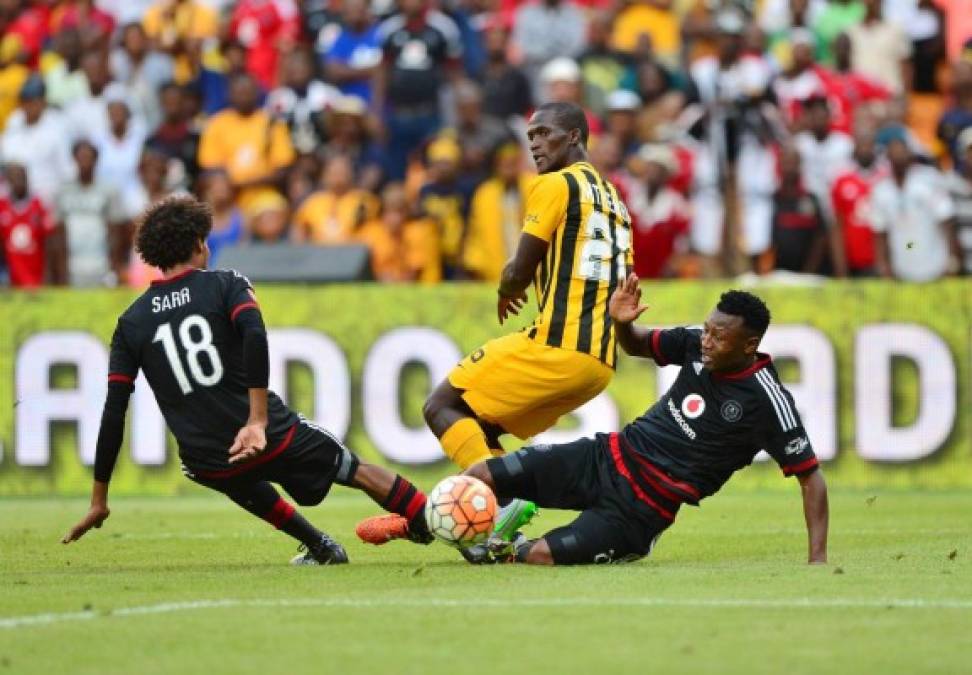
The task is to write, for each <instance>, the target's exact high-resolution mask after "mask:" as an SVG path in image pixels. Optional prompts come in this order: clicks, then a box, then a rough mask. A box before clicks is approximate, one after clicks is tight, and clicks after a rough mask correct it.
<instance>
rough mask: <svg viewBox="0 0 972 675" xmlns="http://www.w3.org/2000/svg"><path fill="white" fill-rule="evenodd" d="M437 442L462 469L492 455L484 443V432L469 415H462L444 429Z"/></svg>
mask: <svg viewBox="0 0 972 675" xmlns="http://www.w3.org/2000/svg"><path fill="white" fill-rule="evenodd" d="M439 442H440V443H441V444H442V449H443V450H444V451H445V454H446V456H447V457H448V458H449V459H451V460H452V461H453V462H455V463H456V464H458V465H459V466H460V467H461V468H462V469H468V468H469V467H471V466H472V465H473V464H476V463H478V462H481V461H483V460H485V459H490V458H491V457H492V456H493V454H492V453H491V452H490V451H489V445H488V444H487V443H486V434H484V433H483V430H482V428H480V426H479V425H478V424H476V420H474V419H473V418H471V417H464V418H462V419H461V420H459V421H458V422H456V423H455V424H453V425H452V426H451V427H449V428H448V429H446V432H445V433H444V434H442V438H441V439H439Z"/></svg>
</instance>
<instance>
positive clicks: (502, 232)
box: [463, 143, 533, 282]
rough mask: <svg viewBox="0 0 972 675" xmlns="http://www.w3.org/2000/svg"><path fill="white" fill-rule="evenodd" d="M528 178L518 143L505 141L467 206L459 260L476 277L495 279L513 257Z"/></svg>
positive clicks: (530, 177) (521, 218) (497, 278)
mask: <svg viewBox="0 0 972 675" xmlns="http://www.w3.org/2000/svg"><path fill="white" fill-rule="evenodd" d="M532 180H533V178H532V176H530V174H527V173H525V172H524V171H523V153H522V151H521V150H520V146H518V145H517V144H516V143H508V144H506V145H503V146H502V147H500V148H499V150H497V151H496V155H495V160H494V164H493V175H492V176H491V177H490V178H489V180H487V181H485V182H484V183H483V184H482V185H480V186H479V187H478V188H476V192H475V193H474V194H473V198H472V205H471V207H470V210H469V231H468V234H467V235H466V248H465V251H464V253H463V263H464V265H465V267H466V269H467V270H469V272H470V273H472V274H473V276H475V277H476V278H477V279H481V280H483V281H492V282H496V281H499V279H500V275H501V274H502V272H503V265H505V264H506V261H507V260H509V259H510V258H511V257H513V253H514V252H515V251H516V245H517V242H518V241H519V240H520V231H521V229H522V228H523V204H524V197H525V195H526V192H527V187H528V186H529V184H530V182H531V181H532Z"/></svg>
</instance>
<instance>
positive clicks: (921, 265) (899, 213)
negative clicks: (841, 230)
mask: <svg viewBox="0 0 972 675" xmlns="http://www.w3.org/2000/svg"><path fill="white" fill-rule="evenodd" d="M887 156H888V161H889V163H890V165H891V175H890V176H888V177H887V178H885V179H884V180H882V181H880V182H879V183H878V184H877V185H875V186H874V192H873V193H872V194H871V209H872V212H871V226H872V227H873V228H874V232H875V235H876V237H875V239H876V241H875V257H876V261H877V267H878V270H879V272H880V273H881V275H882V276H885V277H892V276H893V277H895V278H898V279H901V280H903V281H916V282H921V281H933V280H935V279H939V278H941V277H943V276H945V275H946V274H947V273H948V272H949V271H950V270H952V269H954V268H955V267H956V265H957V260H958V250H959V249H958V242H957V241H956V238H955V208H954V206H953V204H952V200H951V198H950V197H949V194H948V190H947V188H946V185H945V181H944V178H943V176H942V174H941V173H940V172H939V171H938V169H935V168H933V167H931V166H927V165H924V164H919V163H917V162H916V161H914V155H913V153H912V151H911V148H909V147H908V143H907V140H906V139H905V137H904V134H900V133H899V134H896V135H894V136H893V137H892V138H891V140H890V141H889V142H888V145H887Z"/></svg>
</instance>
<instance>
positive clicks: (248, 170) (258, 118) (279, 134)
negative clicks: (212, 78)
mask: <svg viewBox="0 0 972 675" xmlns="http://www.w3.org/2000/svg"><path fill="white" fill-rule="evenodd" d="M259 96H260V90H259V88H258V87H257V83H256V80H254V79H253V77H252V76H251V75H248V74H239V75H236V76H235V77H234V78H233V80H232V82H231V83H230V107H229V108H228V109H226V110H224V111H223V112H221V113H218V114H216V115H214V116H213V117H211V118H210V120H209V123H208V124H207V125H206V127H205V128H204V129H203V132H202V137H201V138H200V140H199V166H200V167H201V168H202V169H203V170H208V169H223V170H225V171H226V173H227V174H229V177H230V180H232V181H233V187H235V188H236V189H237V190H239V198H238V204H239V205H240V208H242V209H243V210H244V211H247V210H249V207H250V206H251V205H252V203H253V201H254V200H257V199H260V198H261V196H262V195H265V194H266V193H268V192H277V191H278V186H280V185H282V184H283V179H284V174H285V173H286V169H287V167H289V166H290V164H291V163H292V162H293V161H294V157H295V153H294V147H293V145H291V143H290V133H289V132H288V131H287V125H286V124H284V123H283V122H279V121H274V120H273V119H272V118H271V117H270V115H268V114H267V113H266V111H264V110H260V109H258V108H257V101H258V100H259Z"/></svg>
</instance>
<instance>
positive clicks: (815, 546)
mask: <svg viewBox="0 0 972 675" xmlns="http://www.w3.org/2000/svg"><path fill="white" fill-rule="evenodd" d="M798 478H799V480H800V489H801V490H802V492H803V516H804V518H805V519H806V521H807V539H808V547H809V553H808V556H807V562H809V563H810V564H811V565H812V564H823V563H825V562H827V527H828V524H829V521H830V508H829V506H828V502H827V483H826V481H824V477H823V471H821V470H820V469H817V470H815V471H813V472H811V473H809V474H805V475H802V476H799V477H798Z"/></svg>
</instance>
